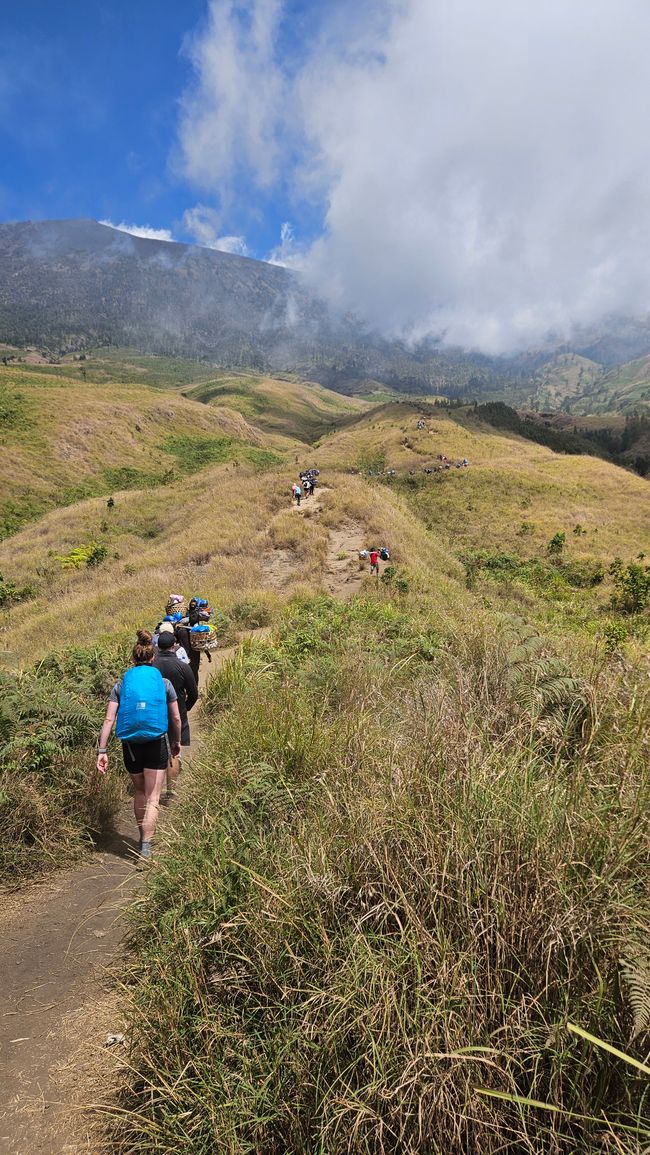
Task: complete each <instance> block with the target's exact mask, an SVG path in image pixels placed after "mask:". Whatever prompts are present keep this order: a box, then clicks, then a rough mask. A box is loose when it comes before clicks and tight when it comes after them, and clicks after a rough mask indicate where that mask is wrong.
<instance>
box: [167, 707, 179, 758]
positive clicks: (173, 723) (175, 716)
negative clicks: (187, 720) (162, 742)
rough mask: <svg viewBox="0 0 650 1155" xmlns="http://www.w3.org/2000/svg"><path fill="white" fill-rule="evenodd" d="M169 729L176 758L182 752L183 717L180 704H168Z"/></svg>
mask: <svg viewBox="0 0 650 1155" xmlns="http://www.w3.org/2000/svg"><path fill="white" fill-rule="evenodd" d="M167 711H168V713H169V728H170V730H171V732H172V754H173V756H174V757H176V755H177V754H180V752H181V715H180V711H179V709H178V702H168V703H167Z"/></svg>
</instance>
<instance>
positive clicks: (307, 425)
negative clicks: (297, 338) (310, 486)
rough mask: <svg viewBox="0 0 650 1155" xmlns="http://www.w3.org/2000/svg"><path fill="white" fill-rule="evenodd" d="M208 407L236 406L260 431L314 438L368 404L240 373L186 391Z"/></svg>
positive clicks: (219, 376)
mask: <svg viewBox="0 0 650 1155" xmlns="http://www.w3.org/2000/svg"><path fill="white" fill-rule="evenodd" d="M184 394H185V396H186V397H190V398H192V399H194V400H197V401H203V402H204V403H206V404H209V405H211V406H222V405H227V406H230V407H231V408H232V409H236V410H238V411H239V412H240V413H242V414H243V415H244V416H245V417H246V418H247V419H248V420H249V421H251V422H252V423H253V424H255V425H256V426H258V427H259V428H261V429H265V430H269V431H273V432H276V433H282V434H285V435H290V436H291V437H294V438H295V437H299V438H300V439H301V440H304V441H313V440H315V439H316V438H317V437H320V436H322V435H323V434H326V433H329V432H331V430H332V429H333V428H334V427H335V426H337V425H340V424H341V422H343V421H345V419H350V418H353V417H354V416H356V415H358V414H361V413H364V412H365V411H366V410H367V409H368V408H369V405H368V403H367V402H364V401H360V400H358V399H357V398H353V397H344V396H342V395H341V394H340V393H334V392H332V390H330V389H325V388H324V387H323V386H322V385H316V384H311V383H306V382H302V381H293V380H291V379H289V378H282V379H278V378H274V377H268V376H262V375H252V374H243V373H239V374H236V373H225V372H223V373H221V374H215V377H214V378H213V379H211V380H209V381H206V382H203V383H201V384H199V385H195V386H193V387H192V388H190V389H187V390H185V391H184Z"/></svg>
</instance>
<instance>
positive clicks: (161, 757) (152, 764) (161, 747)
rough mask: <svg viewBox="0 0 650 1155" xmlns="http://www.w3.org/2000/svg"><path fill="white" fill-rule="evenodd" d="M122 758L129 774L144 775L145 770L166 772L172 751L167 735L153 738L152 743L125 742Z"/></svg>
mask: <svg viewBox="0 0 650 1155" xmlns="http://www.w3.org/2000/svg"><path fill="white" fill-rule="evenodd" d="M122 757H123V758H124V765H125V766H126V768H127V770H128V772H129V774H142V771H143V770H166V769H167V766H168V765H169V759H170V757H171V751H170V749H169V740H168V738H167V735H166V734H161V735H160V738H153V739H152V740H151V742H123V743H122Z"/></svg>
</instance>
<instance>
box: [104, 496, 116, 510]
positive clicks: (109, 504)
mask: <svg viewBox="0 0 650 1155" xmlns="http://www.w3.org/2000/svg"><path fill="white" fill-rule="evenodd" d="M114 505H115V501H114V499H113V498H112V497H109V499H108V501H107V502H106V508H107V509H112V508H113V506H114Z"/></svg>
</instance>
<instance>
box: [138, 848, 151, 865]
mask: <svg viewBox="0 0 650 1155" xmlns="http://www.w3.org/2000/svg"><path fill="white" fill-rule="evenodd" d="M150 862H151V843H150V842H143V843H142V844H141V846H140V855H139V857H138V867H139V869H140V870H142V869H143V867H145V866H149V863H150Z"/></svg>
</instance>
